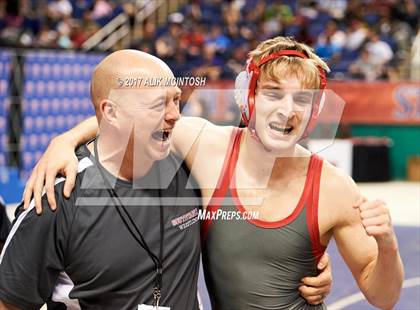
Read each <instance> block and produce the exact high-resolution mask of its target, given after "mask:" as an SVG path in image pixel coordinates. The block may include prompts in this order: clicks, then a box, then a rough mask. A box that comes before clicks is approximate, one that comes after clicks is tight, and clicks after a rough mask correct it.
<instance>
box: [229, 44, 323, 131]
mask: <svg viewBox="0 0 420 310" xmlns="http://www.w3.org/2000/svg"><path fill="white" fill-rule="evenodd" d="M283 56H295V57H300V58H305V59H308V56H306V55H305V54H304V53H302V52H299V51H296V50H282V51H278V52H276V53H273V54H270V55H268V56H267V57H264V58H262V59H261V60H260V61H259V62H258V64H256V63H254V61H253V60H252V58H251V57H250V58H248V60H247V65H246V70H245V71H242V72H240V73H239V74H238V76H237V77H236V81H235V97H236V100H237V101H238V103H239V106H240V107H241V116H242V122H243V123H244V124H245V125H246V126H248V129H249V130H250V131H251V134H252V135H253V136H254V137H256V138H258V136H257V133H256V131H255V116H254V108H255V89H256V87H257V81H258V78H259V76H260V68H261V66H262V65H264V64H266V63H267V62H269V61H272V60H274V59H277V58H280V57H283ZM318 71H319V77H320V85H319V89H320V91H319V92H318V93H317V95H316V97H315V99H314V102H313V104H312V111H311V116H310V119H309V122H308V125H307V126H306V128H305V131H304V133H303V135H302V137H301V139H304V138H306V137H308V136H309V134H310V133H311V132H312V130H314V128H315V126H316V121H317V119H318V115H319V113H320V112H321V108H322V105H323V100H324V99H323V93H324V89H325V87H326V86H327V76H326V72H325V70H324V69H323V68H321V67H320V66H318Z"/></svg>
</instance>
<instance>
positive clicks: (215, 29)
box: [204, 24, 230, 53]
mask: <svg viewBox="0 0 420 310" xmlns="http://www.w3.org/2000/svg"><path fill="white" fill-rule="evenodd" d="M204 43H205V44H206V45H212V46H213V47H214V49H215V51H216V52H217V53H224V52H225V51H226V50H227V49H228V48H229V47H230V40H229V38H228V37H227V36H225V35H224V34H223V32H222V27H221V26H220V25H218V24H214V25H212V26H211V29H210V34H209V35H208V36H207V38H206V39H205V41H204Z"/></svg>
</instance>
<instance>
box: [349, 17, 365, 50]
mask: <svg viewBox="0 0 420 310" xmlns="http://www.w3.org/2000/svg"><path fill="white" fill-rule="evenodd" d="M367 35H368V30H367V29H366V28H365V27H364V26H363V24H362V22H361V21H360V20H358V19H353V20H351V21H350V23H349V25H348V27H347V33H346V37H347V44H346V48H347V49H348V50H350V51H355V50H357V49H359V48H360V47H361V46H362V44H363V43H364V42H365V40H366V38H367Z"/></svg>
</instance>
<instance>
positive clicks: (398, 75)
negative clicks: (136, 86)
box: [0, 0, 420, 81]
mask: <svg viewBox="0 0 420 310" xmlns="http://www.w3.org/2000/svg"><path fill="white" fill-rule="evenodd" d="M419 4H420V3H419V1H417V0H324V1H309V0H299V1H293V0H282V1H274V0H268V1H261V0H247V1H245V0H232V1H222V0H201V1H198V0H196V1H192V2H190V3H189V4H187V5H184V6H183V7H181V9H180V10H179V11H177V12H175V13H172V14H170V15H169V17H168V23H166V24H164V25H157V24H156V22H155V21H152V20H147V19H146V20H145V21H144V25H143V29H144V30H143V35H142V37H141V38H139V39H137V40H134V41H133V42H132V43H131V47H132V48H136V49H139V50H142V51H146V52H149V53H153V54H155V55H157V56H158V57H160V58H162V59H163V60H165V61H166V62H167V63H168V64H169V66H170V67H171V68H173V69H174V71H175V73H176V75H177V76H206V77H207V78H208V79H209V80H211V81H217V80H221V79H233V78H234V77H235V76H236V75H237V73H238V72H239V71H241V69H242V68H243V65H244V60H245V59H246V54H247V52H248V51H249V50H251V49H253V48H255V47H256V45H257V44H258V42H260V41H261V40H265V39H267V38H270V37H273V36H277V35H284V36H293V37H295V38H296V39H297V40H299V41H303V42H305V43H307V44H309V45H311V46H312V47H313V48H314V49H315V51H316V53H317V54H318V55H320V56H321V57H323V58H324V59H326V60H328V63H329V64H330V66H331V68H332V71H333V73H332V76H330V78H333V79H337V80H340V79H362V80H368V81H374V80H390V81H398V80H401V79H410V78H412V79H418V77H417V76H416V74H418V72H415V71H412V70H410V68H412V67H413V65H414V66H415V65H418V64H417V62H419V63H420V60H419V56H417V57H416V56H415V55H416V54H420V34H419V18H420V15H419V9H418V7H419ZM132 11H133V10H132V2H130V1H110V0H72V1H70V0H48V1H47V0H43V1H42V0H41V1H35V0H14V1H5V0H2V1H0V44H2V45H3V46H4V45H7V46H11V45H13V46H23V47H36V48H61V49H80V48H81V46H82V44H83V43H84V42H85V41H86V40H87V39H88V38H89V37H91V36H92V35H93V34H94V33H95V32H96V31H97V30H98V29H100V28H101V27H102V26H104V25H106V24H107V23H108V22H109V21H110V20H112V19H113V18H114V17H115V16H117V15H118V14H119V13H121V12H126V13H128V14H131V13H132Z"/></svg>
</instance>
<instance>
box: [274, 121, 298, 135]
mask: <svg viewBox="0 0 420 310" xmlns="http://www.w3.org/2000/svg"><path fill="white" fill-rule="evenodd" d="M268 125H269V126H270V128H271V129H272V130H275V131H277V132H279V133H281V134H284V135H288V134H290V133H291V132H292V131H293V129H294V127H293V126H292V125H286V126H284V125H280V124H279V123H275V122H271V123H270V124H268Z"/></svg>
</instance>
